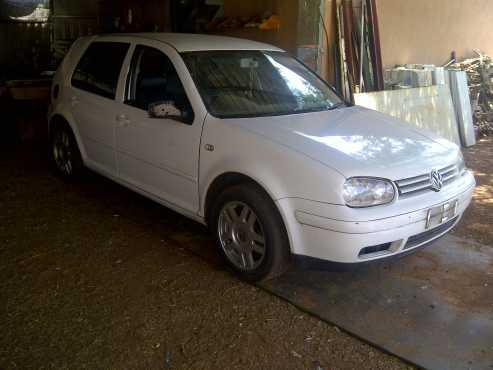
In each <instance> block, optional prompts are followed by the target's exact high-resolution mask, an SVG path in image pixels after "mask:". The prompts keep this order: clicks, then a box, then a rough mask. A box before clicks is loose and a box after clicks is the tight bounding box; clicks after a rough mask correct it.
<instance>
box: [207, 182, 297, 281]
mask: <svg viewBox="0 0 493 370" xmlns="http://www.w3.org/2000/svg"><path fill="white" fill-rule="evenodd" d="M212 217H213V223H214V225H213V226H214V231H215V234H216V238H217V241H218V244H219V246H220V251H221V254H222V255H223V257H224V258H225V260H226V261H227V263H228V264H229V266H231V267H232V268H233V269H234V271H235V272H236V273H237V274H238V275H239V276H240V277H241V278H242V279H244V280H247V281H260V280H267V279H271V278H273V277H276V276H279V275H281V274H282V273H283V272H284V271H285V270H286V269H287V267H288V266H289V257H290V253H289V241H288V237H287V233H286V230H285V227H284V223H283V221H282V218H281V215H280V214H279V211H278V210H277V208H276V206H275V204H274V202H273V201H272V200H271V199H270V197H269V196H268V195H267V194H266V193H265V192H264V191H263V190H262V189H260V188H259V187H257V186H255V185H253V184H245V185H238V186H234V187H231V188H229V189H226V190H225V191H224V192H223V193H222V194H221V195H220V196H219V197H218V199H217V201H216V203H215V207H214V210H213V212H212Z"/></svg>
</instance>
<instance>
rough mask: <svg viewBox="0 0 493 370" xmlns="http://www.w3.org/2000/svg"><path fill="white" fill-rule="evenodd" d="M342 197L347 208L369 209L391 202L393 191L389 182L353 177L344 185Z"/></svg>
mask: <svg viewBox="0 0 493 370" xmlns="http://www.w3.org/2000/svg"><path fill="white" fill-rule="evenodd" d="M342 195H343V198H344V201H345V202H346V204H347V205H348V206H349V207H355V208H361V207H371V206H378V205H381V204H387V203H390V202H392V201H393V200H394V197H395V189H394V186H393V185H392V183H391V182H390V181H389V180H384V179H374V178H367V177H353V178H350V179H348V180H347V181H346V182H345V183H344V187H343V191H342Z"/></svg>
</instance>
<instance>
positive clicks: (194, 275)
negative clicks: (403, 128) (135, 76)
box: [0, 0, 493, 370]
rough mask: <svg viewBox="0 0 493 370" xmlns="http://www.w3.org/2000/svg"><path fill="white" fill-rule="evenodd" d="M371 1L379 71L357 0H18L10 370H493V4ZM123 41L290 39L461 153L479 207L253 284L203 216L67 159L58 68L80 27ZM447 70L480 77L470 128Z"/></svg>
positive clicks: (2, 48) (7, 27)
mask: <svg viewBox="0 0 493 370" xmlns="http://www.w3.org/2000/svg"><path fill="white" fill-rule="evenodd" d="M447 1H448V0H447ZM447 1H445V3H447ZM452 3H454V4H452ZM365 4H367V5H368V6H369V7H370V5H371V4H374V8H373V11H374V12H375V14H376V15H377V16H376V17H374V18H371V17H368V18H365V19H366V21H367V22H369V23H368V25H367V27H375V25H376V26H377V28H378V33H379V37H378V40H377V39H375V40H377V41H378V42H376V41H371V42H372V43H370V39H369V40H368V45H372V48H373V49H371V50H370V49H368V51H367V54H361V55H366V58H367V61H368V64H365V65H364V66H361V64H359V62H358V61H359V55H360V54H358V53H359V50H360V48H359V47H360V46H361V44H360V43H359V41H358V40H360V39H361V38H359V39H358V38H357V36H354V39H352V41H351V43H350V42H348V41H342V44H341V35H340V33H341V32H344V31H342V30H346V32H349V33H350V34H351V35H356V34H358V30H360V28H356V27H357V26H356V25H357V24H358V21H361V19H362V18H361V15H360V14H361V7H362V2H361V1H358V0H353V1H352V2H351V3H350V2H349V1H346V0H343V1H336V0H283V1H281V0H262V1H261V0H245V1H241V2H239V1H233V0H207V1H198V0H160V1H158V0H146V1H137V0H122V1H116V0H88V1H85V2H80V1H77V0H0V66H1V70H0V112H2V114H3V118H2V119H1V120H0V125H1V126H0V127H1V131H0V132H1V133H0V147H1V153H2V155H1V158H0V178H1V179H2V181H1V184H2V186H0V256H1V258H0V261H1V262H0V301H1V302H2V305H1V309H0V330H1V332H2V336H1V337H0V368H5V369H17V368H21V369H27V368H50V369H52V368H53V369H59V368H129V369H140V368H143V369H144V368H145V369H163V368H164V369H216V368H217V369H221V368H224V369H317V370H319V369H325V370H328V369H410V368H427V369H469V368H470V369H491V368H492V367H493V347H492V343H493V314H492V312H493V293H492V292H493V291H492V289H491V287H492V286H493V249H491V247H490V246H493V229H492V228H491V225H492V224H493V216H492V214H493V212H492V211H493V201H492V199H493V150H492V147H493V141H492V139H491V135H492V134H493V129H492V125H493V113H492V112H493V103H492V99H491V97H492V96H493V79H492V78H493V68H492V67H491V65H492V63H491V59H490V58H489V57H488V55H493V44H492V42H491V40H492V37H491V35H492V33H491V30H490V29H491V22H493V6H492V5H491V4H490V3H489V0H484V1H483V0H475V1H474V2H472V1H471V2H470V3H467V2H461V1H460V0H457V1H456V0H451V3H447V4H445V5H444V3H443V2H442V1H436V2H435V3H429V2H428V1H425V0H416V1H410V2H405V1H404V0H402V1H401V0H398V1H396V0H376V1H371V2H370V1H368V3H365ZM437 8H441V9H442V11H440V12H438V11H437ZM351 11H354V14H352V15H351V16H350V18H351V19H353V20H354V22H352V25H353V27H355V28H354V29H349V30H347V29H345V28H344V24H341V22H340V21H341V19H345V18H344V17H345V15H344V12H351ZM368 11H370V10H368ZM338 12H340V14H339V15H338ZM437 14H438V15H437ZM346 19H347V18H346ZM437 19H438V20H437ZM446 19H453V22H454V24H455V26H452V25H448V26H446V25H445V24H447V22H446ZM338 20H339V21H338ZM370 21H371V22H374V23H371V22H370ZM363 22H364V21H363ZM370 23H371V24H370ZM247 25H248V26H247ZM347 26H348V25H347V24H346V27H347ZM372 29H373V30H375V29H374V28H372ZM416 29H421V30H420V32H418V31H416ZM119 32H184V33H206V34H217V35H225V36H233V37H239V38H247V39H252V40H256V41H261V42H266V43H270V44H274V45H276V46H278V47H281V48H283V49H285V50H287V51H288V52H290V53H291V54H293V55H295V56H297V57H298V58H299V59H301V60H302V61H303V62H304V63H305V64H307V65H308V66H309V67H311V68H312V69H313V70H315V71H317V72H318V73H319V74H320V75H321V76H322V77H323V78H324V79H325V80H327V81H328V82H329V83H331V84H333V85H334V86H335V88H336V89H338V91H339V92H340V93H341V94H343V95H344V96H345V97H346V98H347V99H348V100H353V101H354V102H356V104H359V105H364V106H367V107H370V108H372V109H376V110H380V111H382V112H385V113H388V114H391V115H395V116H398V117H400V118H403V119H406V120H408V122H409V123H410V124H414V125H416V126H418V127H426V128H428V129H431V130H432V131H435V132H437V133H438V134H440V135H442V136H444V137H446V138H448V139H449V140H452V141H455V142H456V143H458V144H461V145H462V146H463V152H464V155H465V157H466V162H467V165H468V167H469V168H471V169H472V170H473V171H474V173H475V177H476V181H477V183H478V186H477V189H476V192H475V195H474V200H473V204H472V205H471V207H470V208H469V210H468V211H467V214H466V216H465V217H464V218H463V220H462V221H461V223H460V224H459V225H458V226H457V227H456V228H455V229H454V230H453V232H452V236H447V237H446V238H444V239H441V240H440V241H439V242H438V243H437V244H436V245H434V246H433V247H431V248H429V249H425V250H423V251H421V252H419V253H417V254H416V255H413V256H408V257H404V258H403V259H400V260H397V261H393V262H388V263H382V264H379V265H377V266H371V267H364V268H362V269H360V270H358V271H356V272H347V271H326V270H316V269H314V270H308V271H307V270H306V269H303V268H302V267H293V268H292V269H291V270H290V271H289V272H288V274H287V275H286V276H283V277H281V278H279V279H276V280H274V281H270V282H268V283H264V284H261V285H250V284H247V283H244V282H241V281H239V280H238V279H236V278H235V277H234V276H233V275H232V274H231V273H230V272H228V270H227V269H226V268H225V266H224V265H223V262H222V261H221V260H220V258H219V255H218V253H217V251H216V248H217V247H216V246H215V243H214V241H213V239H212V237H211V236H210V234H209V233H208V232H207V230H206V229H205V228H204V227H202V226H200V225H198V224H196V223H194V222H192V221H190V220H188V219H186V218H184V217H182V216H180V215H178V214H176V213H174V212H173V211H170V210H168V209H166V208H164V207H162V206H159V205H157V204H155V203H153V202H152V201H150V200H147V199H145V198H143V197H141V196H139V195H136V194H135V193H132V192H131V191H129V190H127V189H125V188H123V187H121V186H119V185H116V184H114V183H112V182H110V181H109V180H107V179H104V178H103V177H101V176H99V175H97V174H94V173H88V174H87V177H86V178H84V180H82V181H81V182H78V183H69V184H67V183H63V182H61V181H60V180H59V179H57V178H56V176H55V175H53V173H52V171H51V170H50V165H49V162H48V156H47V154H46V151H47V144H46V142H47V132H46V127H47V123H46V118H45V117H46V112H47V109H48V105H49V95H50V86H51V78H52V76H53V71H54V70H56V67H57V66H58V64H59V63H60V61H61V60H62V59H63V56H64V55H65V54H66V52H67V50H68V48H69V47H70V46H71V45H72V43H73V42H74V40H76V39H77V38H78V37H81V36H87V35H93V34H98V33H119ZM373 32H375V31H373ZM368 35H370V33H369V34H368ZM371 35H374V33H372V34H371ZM427 35H431V36H430V37H427ZM368 37H370V36H368ZM372 40H373V39H372ZM377 46H378V47H377ZM378 49H380V50H379V53H378V54H380V55H374V53H375V52H376V51H378ZM475 50H476V51H475ZM342 51H344V54H345V56H346V58H347V59H346V60H344V58H343V57H342V56H341V53H342ZM351 53H353V54H354V55H348V54H351ZM341 58H342V59H341ZM341 60H342V62H341ZM351 60H353V61H354V62H353V63H352V64H351V63H350V61H351ZM370 60H371V61H372V62H373V64H372V63H370V62H369V61H370ZM411 64H412V65H413V66H411ZM430 65H434V67H433V68H434V69H433V71H431V72H430V71H428V72H427V70H426V68H427V67H426V66H430ZM396 66H398V67H396ZM423 66H425V67H423ZM443 66H447V67H446V68H451V69H454V70H453V71H452V72H451V74H454V73H456V72H457V73H464V74H467V82H468V83H469V86H468V87H469V89H470V95H469V94H468V95H467V98H468V101H469V103H470V105H471V107H472V108H471V110H470V117H469V116H468V117H467V119H466V120H464V119H462V118H461V117H463V116H461V114H459V113H458V111H457V109H458V108H457V104H456V99H455V98H454V93H453V91H452V92H451V90H450V87H449V86H450V83H449V82H448V81H449V80H448V79H449V77H446V80H447V82H444V83H435V82H436V81H435V80H434V79H435V78H436V76H437V75H438V76H440V73H441V72H440V71H441V70H440V68H442V67H443ZM360 67H361V70H362V71H361V73H363V72H364V73H366V75H365V76H364V77H363V78H361V75H360ZM436 67H438V72H437V69H436ZM345 68H346V69H345ZM372 68H374V70H372ZM350 69H353V71H352V72H351V71H349V70H350ZM403 69H404V70H405V71H409V70H410V71H411V72H406V73H407V74H408V75H409V74H412V75H413V76H416V79H415V80H416V81H417V82H416V81H415V80H413V81H412V82H410V84H414V85H413V86H403V84H405V83H407V82H406V81H404V80H403V79H401V76H403V75H404V72H402V70H403ZM363 70H364V71H363ZM372 71H373V72H372ZM396 71H397V72H396ZM392 73H393V74H392ZM379 74H380V75H381V76H380V77H378V75H379ZM389 76H391V77H392V76H393V77H394V78H396V79H393V80H392V78H390V77H389ZM395 76H397V77H395ZM362 80H363V83H362V82H361V81H362ZM391 80H392V81H391ZM428 80H429V82H428ZM370 82H371V83H370ZM466 87H467V86H466ZM396 107H399V108H400V109H396ZM464 127H466V128H469V129H470V130H473V134H472V135H473V138H471V136H470V134H469V136H468V134H467V130H464ZM473 144H474V145H473Z"/></svg>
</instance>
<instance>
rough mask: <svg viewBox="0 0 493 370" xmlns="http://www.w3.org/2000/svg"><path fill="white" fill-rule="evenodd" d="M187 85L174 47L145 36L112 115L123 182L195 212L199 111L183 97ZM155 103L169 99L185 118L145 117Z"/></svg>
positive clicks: (196, 207)
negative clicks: (115, 115) (115, 113)
mask: <svg viewBox="0 0 493 370" xmlns="http://www.w3.org/2000/svg"><path fill="white" fill-rule="evenodd" d="M184 76H185V77H186V78H187V79H185V80H184ZM182 81H185V83H183V82H182ZM190 85H191V79H190V76H189V75H187V71H186V67H185V65H184V63H183V61H182V60H181V57H180V56H179V55H178V53H177V52H176V51H174V50H173V49H171V48H168V47H166V46H165V45H163V44H162V43H159V44H153V43H152V42H151V41H149V43H148V44H147V45H137V46H136V47H135V50H134V53H133V56H132V58H131V61H130V65H129V73H128V77H127V86H126V91H125V102H124V104H122V106H121V110H120V112H119V115H118V122H117V125H116V142H117V159H118V167H119V176H120V178H121V179H122V180H123V181H125V182H128V183H130V184H132V185H134V186H136V187H138V188H140V189H142V190H144V191H145V192H147V193H149V194H151V195H153V196H155V197H158V198H160V199H162V200H163V201H164V202H165V203H168V205H170V206H174V207H178V208H180V209H183V210H186V211H188V212H193V213H197V212H198V209H199V200H198V168H199V167H198V166H199V149H200V148H199V147H200V138H201V133H202V125H203V121H204V117H205V112H204V111H203V110H201V109H200V107H199V108H197V105H196V104H195V106H194V104H193V103H194V100H193V99H189V96H190V92H191V90H192V87H191V86H190ZM187 90H188V91H187ZM159 102H173V103H174V104H175V105H176V107H178V108H179V109H180V110H181V111H183V112H186V116H187V117H188V118H189V120H188V121H187V122H183V121H177V120H175V119H171V118H151V117H150V115H149V106H150V105H151V104H155V103H159Z"/></svg>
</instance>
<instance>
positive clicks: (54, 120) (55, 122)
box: [48, 113, 86, 161]
mask: <svg viewBox="0 0 493 370" xmlns="http://www.w3.org/2000/svg"><path fill="white" fill-rule="evenodd" d="M60 125H61V126H67V127H68V128H69V129H70V130H71V131H72V134H73V135H74V138H75V142H76V143H77V146H78V148H79V152H80V154H81V157H82V160H83V161H85V158H86V152H85V148H84V146H83V145H82V141H81V138H80V135H79V132H78V130H77V129H76V127H75V126H74V125H73V124H72V123H71V122H70V120H69V119H67V118H66V117H64V116H63V115H62V114H60V113H55V114H53V115H52V116H51V117H50V119H49V121H48V137H50V138H51V133H52V131H53V129H54V128H55V127H57V126H60Z"/></svg>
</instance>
